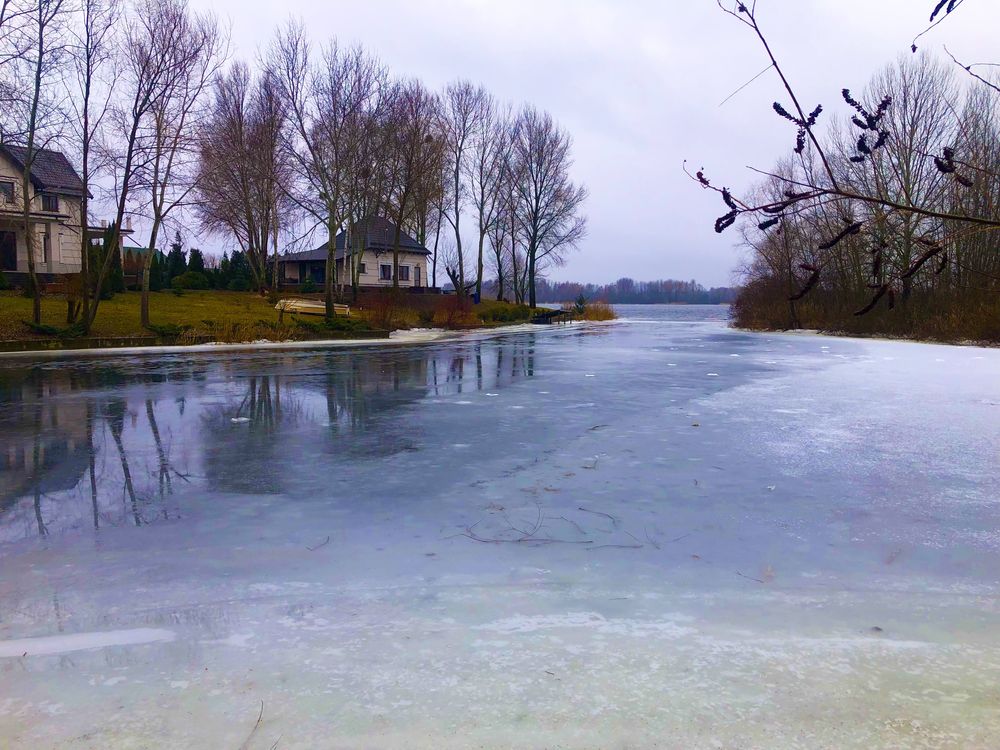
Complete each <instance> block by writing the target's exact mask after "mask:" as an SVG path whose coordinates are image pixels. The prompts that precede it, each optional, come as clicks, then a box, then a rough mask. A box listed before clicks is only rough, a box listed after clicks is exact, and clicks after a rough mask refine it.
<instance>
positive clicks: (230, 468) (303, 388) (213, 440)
mask: <svg viewBox="0 0 1000 750" xmlns="http://www.w3.org/2000/svg"><path fill="white" fill-rule="evenodd" d="M248 364H252V365H253V366H254V367H260V365H261V364H263V363H261V362H260V361H257V362H253V363H241V362H236V363H234V372H233V373H231V374H232V375H233V376H235V377H237V378H238V380H237V382H238V384H239V386H238V389H237V390H236V391H235V392H233V393H232V394H231V395H230V397H229V398H228V399H227V401H226V402H225V403H224V404H221V405H219V406H218V407H216V408H214V409H211V410H209V411H206V412H204V413H203V415H202V420H203V423H204V429H203V430H202V435H203V438H204V440H205V446H204V452H203V455H204V461H205V474H206V479H207V480H208V482H209V484H210V485H211V487H212V488H213V489H219V490H223V491H229V492H254V493H256V492H266V493H278V492H289V491H295V490H296V489H298V490H301V491H311V490H315V489H316V487H317V484H329V483H331V482H333V481H334V480H333V478H332V477H329V476H327V477H323V476H318V475H317V474H316V472H314V471H313V470H312V469H311V468H310V467H311V466H313V465H315V464H322V465H323V466H324V467H327V468H329V467H330V466H331V465H332V466H338V465H347V464H349V463H351V462H352V461H354V460H355V459H360V458H387V457H390V456H394V455H397V454H400V453H404V452H409V451H417V450H419V449H420V447H421V445H422V443H423V442H424V438H425V437H426V436H424V435H423V434H422V433H421V426H420V424H421V423H420V421H419V420H414V419H409V418H405V415H404V414H403V413H402V412H404V411H405V410H407V409H411V408H413V407H414V406H416V405H417V404H419V402H420V401H421V400H423V399H424V398H427V397H428V396H434V397H441V396H447V395H456V394H462V393H470V392H473V391H482V390H491V389H497V388H501V387H504V386H505V385H506V384H508V383H510V382H512V381H514V380H517V379H519V378H525V377H531V376H532V375H533V373H534V367H535V364H534V341H533V339H532V338H531V337H518V338H515V339H511V340H508V341H503V340H499V341H498V340H491V341H484V342H477V343H471V344H455V345H449V346H446V347H441V348H437V347H435V348H425V347H414V348H412V349H394V350H382V351H376V350H369V351H365V352H330V351H325V352H319V353H305V352H296V353H293V354H287V355H278V356H276V357H274V358H268V360H267V362H266V365H267V367H266V372H268V373H270V374H267V375H261V374H251V373H246V372H240V371H239V370H241V369H243V368H246V367H247V365H248ZM255 372H259V370H255ZM249 457H253V458H252V459H251V458H249Z"/></svg>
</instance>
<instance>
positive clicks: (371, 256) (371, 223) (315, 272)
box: [278, 216, 430, 288]
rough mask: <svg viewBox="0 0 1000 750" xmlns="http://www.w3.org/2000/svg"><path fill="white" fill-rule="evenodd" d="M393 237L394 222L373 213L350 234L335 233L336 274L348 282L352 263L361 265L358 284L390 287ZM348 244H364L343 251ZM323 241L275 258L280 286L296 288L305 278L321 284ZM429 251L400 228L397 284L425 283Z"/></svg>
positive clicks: (322, 275)
mask: <svg viewBox="0 0 1000 750" xmlns="http://www.w3.org/2000/svg"><path fill="white" fill-rule="evenodd" d="M395 239H396V225H395V224H393V223H392V222H391V221H389V220H388V219H385V218H382V217H381V216H376V217H373V218H371V219H369V220H368V221H367V222H365V223H364V224H356V225H354V226H353V227H352V231H351V233H350V236H348V234H347V233H345V232H341V233H340V234H338V235H337V240H336V246H337V252H336V263H337V276H338V278H340V279H342V280H343V281H344V283H345V284H348V283H350V282H349V279H350V278H351V273H352V272H353V268H352V264H353V263H357V264H358V265H359V266H360V268H359V269H358V270H359V271H360V274H359V276H358V285H359V286H361V287H374V288H378V287H391V286H392V285H393V283H392V282H393V279H392V251H393V246H394V243H395ZM348 242H349V243H350V245H351V247H354V248H363V249H364V250H363V252H361V253H360V254H346V255H347V257H346V260H345V251H344V248H345V246H346V245H347V243H348ZM328 244H329V243H327V242H324V243H323V244H322V245H320V246H319V247H317V248H316V249H315V250H303V251H301V252H297V253H286V254H285V255H282V256H281V257H280V258H279V259H278V266H279V277H280V282H281V285H282V286H285V287H292V288H295V287H297V286H301V285H302V284H303V283H305V282H306V281H307V280H311V281H312V282H313V283H314V284H315V285H316V286H317V287H322V286H323V283H324V281H325V278H326V263H327V245H328ZM428 255H430V251H429V250H428V249H427V248H426V247H424V246H423V245H421V244H420V243H419V242H417V241H416V240H415V239H413V238H412V237H410V235H408V234H406V232H403V233H402V234H401V235H400V241H399V286H401V287H406V288H418V287H426V286H427V256H428Z"/></svg>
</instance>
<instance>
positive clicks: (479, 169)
mask: <svg viewBox="0 0 1000 750" xmlns="http://www.w3.org/2000/svg"><path fill="white" fill-rule="evenodd" d="M481 103H482V116H481V118H480V122H479V127H478V128H476V130H475V131H474V132H473V137H472V144H471V146H472V153H471V158H470V159H469V178H468V179H469V193H470V199H471V202H472V208H473V211H474V212H475V215H476V229H477V231H478V245H477V263H476V294H478V295H481V294H482V291H483V268H484V266H483V251H484V248H485V245H486V240H487V237H488V236H489V235H490V233H491V232H492V231H493V230H494V228H495V227H496V225H497V224H498V223H499V222H500V220H501V213H502V208H503V191H504V179H505V175H506V166H505V165H506V164H507V162H508V161H509V160H510V150H511V144H512V139H511V136H512V134H513V118H512V117H511V114H510V112H509V111H505V112H501V111H498V107H497V105H496V102H495V101H494V100H493V98H492V97H490V96H489V95H488V94H486V95H484V96H483V98H482V100H481ZM501 257H502V256H501V255H497V254H496V250H495V249H494V260H497V259H500V258H501ZM502 268H503V264H502V263H497V264H494V270H502ZM501 298H502V295H501Z"/></svg>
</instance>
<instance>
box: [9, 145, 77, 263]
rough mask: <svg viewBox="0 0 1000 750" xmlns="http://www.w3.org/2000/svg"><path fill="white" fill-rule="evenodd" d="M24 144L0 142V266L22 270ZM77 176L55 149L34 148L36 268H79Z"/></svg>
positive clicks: (25, 252) (31, 198)
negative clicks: (16, 144) (14, 144)
mask: <svg viewBox="0 0 1000 750" xmlns="http://www.w3.org/2000/svg"><path fill="white" fill-rule="evenodd" d="M26 152H27V149H26V148H24V147H23V146H8V145H0V270H2V271H4V272H6V273H27V271H28V242H27V238H26V236H25V233H24V218H23V215H22V211H23V207H24V203H23V196H22V194H21V192H22V179H23V175H24V159H25V156H26ZM82 197H83V181H82V180H81V179H80V177H79V175H77V173H76V170H74V169H73V166H72V165H71V164H70V163H69V160H68V159H67V158H66V157H65V156H64V155H63V154H62V153H60V152H59V151H50V150H49V149H38V150H37V151H36V153H35V160H34V163H33V164H32V169H31V189H30V191H29V195H28V201H29V205H30V207H31V221H32V229H33V231H34V232H35V235H36V242H35V270H36V272H37V273H39V274H66V273H79V272H80V269H81V263H80V253H81V237H80V232H81V231H82V230H81V226H82V223H81V221H80V199H81V198H82Z"/></svg>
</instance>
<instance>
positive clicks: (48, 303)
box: [0, 291, 278, 341]
mask: <svg viewBox="0 0 1000 750" xmlns="http://www.w3.org/2000/svg"><path fill="white" fill-rule="evenodd" d="M139 299H140V295H139V293H138V292H123V293H121V294H116V295H115V296H114V298H113V299H110V300H104V301H102V302H101V304H100V307H99V308H98V311H97V318H96V320H95V321H94V326H93V329H92V330H91V334H92V335H93V336H99V337H104V336H141V335H144V334H148V331H143V330H142V328H141V327H140V326H139ZM149 311H150V318H151V319H152V322H153V324H154V325H157V326H178V327H187V326H190V331H191V332H192V333H195V334H200V333H206V334H207V333H212V332H213V331H216V330H219V329H224V328H230V327H233V326H247V325H254V324H259V323H261V322H263V323H266V324H268V325H272V324H277V322H278V312H277V310H275V309H274V306H273V305H271V304H269V303H268V302H267V300H266V299H264V298H263V297H261V296H260V295H259V294H255V293H253V292H222V291H205V292H193V291H192V292H184V294H183V295H180V296H178V295H176V294H174V293H172V292H153V293H152V294H150V299H149ZM26 320H31V300H30V299H27V298H25V297H22V296H20V295H18V294H15V293H13V292H3V293H0V340H5V341H10V340H17V339H31V338H46V337H45V336H44V335H43V334H38V333H35V332H34V331H32V330H31V328H29V327H28V326H26V325H25V324H24V321H26ZM42 322H43V323H44V324H45V325H50V326H54V327H57V328H63V327H65V326H66V300H65V299H64V298H62V297H44V298H43V299H42Z"/></svg>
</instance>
